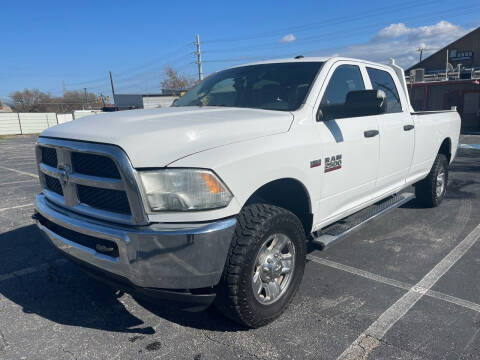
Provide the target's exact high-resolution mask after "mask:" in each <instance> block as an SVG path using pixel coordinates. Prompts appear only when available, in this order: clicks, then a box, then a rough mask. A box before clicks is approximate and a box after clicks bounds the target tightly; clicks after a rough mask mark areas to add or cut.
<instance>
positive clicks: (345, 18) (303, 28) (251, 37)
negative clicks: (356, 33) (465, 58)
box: [204, 0, 439, 44]
mask: <svg viewBox="0 0 480 360" xmlns="http://www.w3.org/2000/svg"><path fill="white" fill-rule="evenodd" d="M438 3H439V1H438V0H428V1H423V2H422V1H418V0H417V1H415V0H412V1H407V2H403V3H402V4H396V5H393V6H386V7H383V8H377V9H375V10H374V11H365V12H363V13H360V14H356V15H353V16H339V17H336V18H331V19H328V20H324V21H322V22H314V23H309V24H303V25H297V26H291V27H286V28H282V29H277V30H272V31H268V32H262V33H256V34H250V35H247V36H240V37H230V38H217V39H211V40H208V39H207V40H206V41H204V43H205V44H207V43H209V44H210V43H219V42H233V41H247V40H256V39H259V38H268V37H273V36H277V35H279V34H285V33H286V32H291V31H296V32H300V31H307V30H311V29H318V28H322V27H327V26H331V25H332V24H335V25H338V24H342V23H346V22H352V21H357V20H363V19H365V18H370V17H374V16H378V15H383V14H387V13H390V12H394V11H398V10H401V9H409V11H411V7H409V6H410V5H415V7H416V8H418V7H421V6H425V5H430V4H438Z"/></svg>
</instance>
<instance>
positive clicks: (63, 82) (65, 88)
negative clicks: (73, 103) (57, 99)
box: [62, 80, 67, 95]
mask: <svg viewBox="0 0 480 360" xmlns="http://www.w3.org/2000/svg"><path fill="white" fill-rule="evenodd" d="M66 91H67V87H66V86H65V80H62V93H63V95H65V92H66Z"/></svg>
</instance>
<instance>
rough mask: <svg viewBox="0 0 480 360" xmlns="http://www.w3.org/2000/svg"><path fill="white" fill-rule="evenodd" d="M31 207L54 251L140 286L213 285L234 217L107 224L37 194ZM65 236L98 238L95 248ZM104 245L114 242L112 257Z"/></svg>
mask: <svg viewBox="0 0 480 360" xmlns="http://www.w3.org/2000/svg"><path fill="white" fill-rule="evenodd" d="M36 211H37V212H38V214H39V216H37V226H38V227H39V228H40V230H41V231H42V233H43V234H44V235H45V236H46V238H47V239H49V240H50V242H51V243H52V244H53V245H54V246H55V247H56V248H58V249H59V250H60V251H62V252H64V253H65V254H67V255H69V256H70V257H73V258H75V259H76V260H79V261H80V262H83V263H86V264H88V265H91V266H93V267H94V268H96V269H99V270H102V271H103V272H106V273H109V274H113V275H116V276H117V277H121V278H124V279H127V280H128V281H129V282H130V283H131V284H133V285H134V286H135V287H141V288H157V289H172V290H180V289H199V288H207V287H212V286H214V285H216V284H218V282H219V281H220V277H221V275H222V272H223V267H224V265H225V260H226V258H227V253H228V250H229V247H230V242H231V239H232V236H233V232H234V230H235V225H236V219H235V218H228V219H224V220H219V221H215V222H210V223H201V224H174V225H173V224H151V225H149V226H129V225H120V224H112V223H107V222H104V221H97V220H94V219H90V218H87V217H85V216H81V215H77V214H75V213H73V212H71V211H67V210H65V209H63V208H62V207H60V206H58V205H55V204H53V203H51V202H50V201H48V200H47V199H46V198H45V196H44V195H43V194H39V195H38V196H37V201H36ZM45 219H46V220H45ZM59 229H61V230H62V231H59ZM58 232H61V233H62V235H63V236H61V235H59V234H58ZM65 234H71V236H72V237H75V236H78V237H79V239H85V238H87V240H88V241H90V243H91V241H92V239H93V243H95V239H100V240H99V242H98V244H97V245H96V246H85V245H81V244H80V243H79V242H76V241H75V239H74V238H70V239H69V238H66V237H70V236H67V235H65ZM78 234H80V235H78ZM80 242H81V241H80ZM90 243H89V244H90ZM105 243H107V244H112V245H113V244H115V245H116V248H118V249H116V250H115V253H112V254H114V256H109V255H107V254H108V253H105V251H103V250H104V249H105V248H108V245H107V246H105ZM115 245H113V246H114V247H115ZM117 254H118V255H117Z"/></svg>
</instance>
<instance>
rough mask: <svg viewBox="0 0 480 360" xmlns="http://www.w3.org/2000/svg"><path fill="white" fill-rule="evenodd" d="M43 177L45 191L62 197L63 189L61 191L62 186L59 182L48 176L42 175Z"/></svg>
mask: <svg viewBox="0 0 480 360" xmlns="http://www.w3.org/2000/svg"><path fill="white" fill-rule="evenodd" d="M44 176H45V185H46V187H47V189H48V190H50V191H53V192H54V193H57V194H58V195H62V196H63V189H62V185H61V184H60V181H58V179H55V178H53V177H51V176H48V175H44Z"/></svg>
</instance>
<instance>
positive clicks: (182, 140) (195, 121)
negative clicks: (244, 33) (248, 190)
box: [41, 107, 293, 168]
mask: <svg viewBox="0 0 480 360" xmlns="http://www.w3.org/2000/svg"><path fill="white" fill-rule="evenodd" d="M292 121H293V115H292V114H291V113H290V112H282V111H271V110H257V109H242V108H223V107H222V108H219V107H203V108H200V107H171V108H163V109H149V110H129V111H121V112H114V113H104V114H100V115H92V116H87V117H84V118H81V119H78V120H73V121H71V122H68V123H65V124H61V125H57V126H54V127H51V128H49V129H47V130H45V131H44V132H42V134H41V136H48V137H55V138H63V139H72V140H83V141H90V142H99V143H105V144H115V145H118V146H120V147H121V148H122V149H123V150H124V151H125V152H126V153H127V155H128V156H129V158H130V161H131V162H132V165H133V166H134V167H136V168H142V167H162V166H166V165H168V164H169V163H171V162H173V161H175V160H177V159H180V158H182V157H185V156H188V155H191V154H194V153H196V152H199V151H204V150H207V149H212V148H216V147H219V146H223V145H227V144H231V143H235V142H240V141H246V140H251V139H255V138H258V137H263V136H268V135H273V134H278V133H282V132H286V131H288V130H289V128H290V125H291V123H292Z"/></svg>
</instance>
